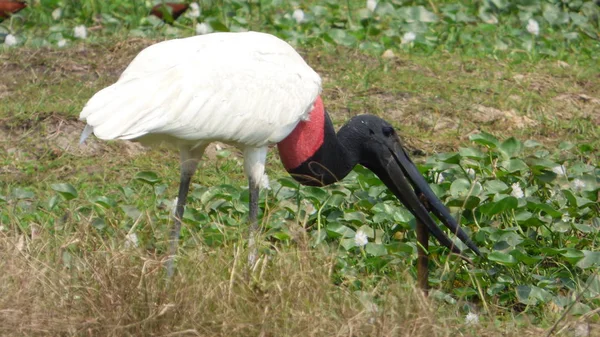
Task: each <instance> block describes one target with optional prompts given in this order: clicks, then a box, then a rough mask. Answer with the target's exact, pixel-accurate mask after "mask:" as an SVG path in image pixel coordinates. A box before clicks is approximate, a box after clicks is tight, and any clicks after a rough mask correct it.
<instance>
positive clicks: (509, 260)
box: [488, 252, 518, 267]
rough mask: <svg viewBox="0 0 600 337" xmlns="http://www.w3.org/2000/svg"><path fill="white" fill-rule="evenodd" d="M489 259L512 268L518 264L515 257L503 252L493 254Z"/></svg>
mask: <svg viewBox="0 0 600 337" xmlns="http://www.w3.org/2000/svg"><path fill="white" fill-rule="evenodd" d="M488 259H489V260H490V261H494V262H496V263H499V264H502V265H505V266H508V267H512V266H514V265H516V264H517V263H518V261H517V259H515V257H514V256H512V255H510V254H507V253H503V252H491V253H490V254H489V255H488Z"/></svg>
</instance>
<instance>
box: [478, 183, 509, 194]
mask: <svg viewBox="0 0 600 337" xmlns="http://www.w3.org/2000/svg"><path fill="white" fill-rule="evenodd" d="M483 190H484V191H485V192H487V193H491V194H496V193H503V192H506V191H507V190H508V185H506V184H505V183H504V182H503V181H501V180H488V181H486V182H485V183H484V184H483Z"/></svg>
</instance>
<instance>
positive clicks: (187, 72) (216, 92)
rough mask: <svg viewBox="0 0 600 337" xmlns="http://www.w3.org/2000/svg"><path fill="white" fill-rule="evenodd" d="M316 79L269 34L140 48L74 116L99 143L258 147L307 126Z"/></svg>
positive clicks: (318, 85)
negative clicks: (129, 141)
mask: <svg viewBox="0 0 600 337" xmlns="http://www.w3.org/2000/svg"><path fill="white" fill-rule="evenodd" d="M320 91H321V79H320V77H319V75H318V74H317V73H315V72H314V71H313V70H312V69H311V68H310V67H309V66H308V65H307V64H306V62H304V60H303V59H302V57H301V56H300V55H299V54H298V53H297V52H296V51H295V50H294V49H293V48H292V47H291V46H290V45H289V44H287V43H286V42H284V41H282V40H280V39H278V38H276V37H274V36H272V35H268V34H263V33H256V32H245V33H215V34H209V35H203V36H195V37H190V38H185V39H178V40H170V41H165V42H161V43H157V44H155V45H152V46H150V47H148V48H146V49H144V50H143V51H142V52H140V54H139V55H138V56H137V57H136V58H135V59H134V60H133V61H132V62H131V64H130V65H129V66H128V67H127V69H126V70H125V72H123V74H122V75H121V77H120V78H119V80H118V81H117V82H116V83H115V84H113V85H111V86H109V87H107V88H105V89H103V90H101V91H100V92H98V93H96V94H95V95H94V96H93V97H92V98H91V99H90V101H89V102H88V103H87V104H86V106H85V107H84V109H83V111H82V112H81V114H80V118H81V119H83V120H85V121H86V122H87V124H88V125H90V126H91V127H92V128H93V132H94V134H95V135H96V136H97V137H98V138H101V139H136V140H139V141H141V142H143V143H155V142H169V143H176V145H178V146H181V145H183V144H193V143H195V142H196V141H200V140H202V141H208V142H210V141H222V142H227V143H233V144H236V145H242V147H246V146H249V147H255V148H256V147H263V146H266V145H268V144H273V143H277V142H279V141H281V140H282V139H283V138H285V137H286V136H287V135H288V134H289V133H290V132H291V131H292V130H293V129H294V128H295V126H296V125H297V123H298V122H299V121H300V120H302V119H306V118H307V116H308V114H309V113H310V111H311V109H312V106H313V103H314V101H315V100H316V97H317V96H318V95H319V93H320Z"/></svg>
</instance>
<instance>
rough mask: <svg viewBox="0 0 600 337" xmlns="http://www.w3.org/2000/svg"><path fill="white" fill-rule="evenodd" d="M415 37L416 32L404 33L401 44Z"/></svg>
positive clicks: (411, 40)
mask: <svg viewBox="0 0 600 337" xmlns="http://www.w3.org/2000/svg"><path fill="white" fill-rule="evenodd" d="M416 38H417V34H415V33H413V32H408V33H404V35H402V44H407V43H411V42H413V41H414V40H415V39H416Z"/></svg>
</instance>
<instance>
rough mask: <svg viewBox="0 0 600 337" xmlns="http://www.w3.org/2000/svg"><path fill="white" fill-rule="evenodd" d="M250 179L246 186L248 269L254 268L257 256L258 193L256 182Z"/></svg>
mask: <svg viewBox="0 0 600 337" xmlns="http://www.w3.org/2000/svg"><path fill="white" fill-rule="evenodd" d="M253 180H254V179H253V178H252V177H249V178H248V183H249V184H248V186H249V192H250V204H249V206H250V211H249V212H248V222H249V225H250V226H249V227H248V249H249V250H250V252H249V254H248V265H249V266H250V267H252V266H254V263H256V259H257V256H258V253H257V248H256V234H257V232H258V193H259V187H258V186H259V185H258V183H257V182H255V181H253Z"/></svg>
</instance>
